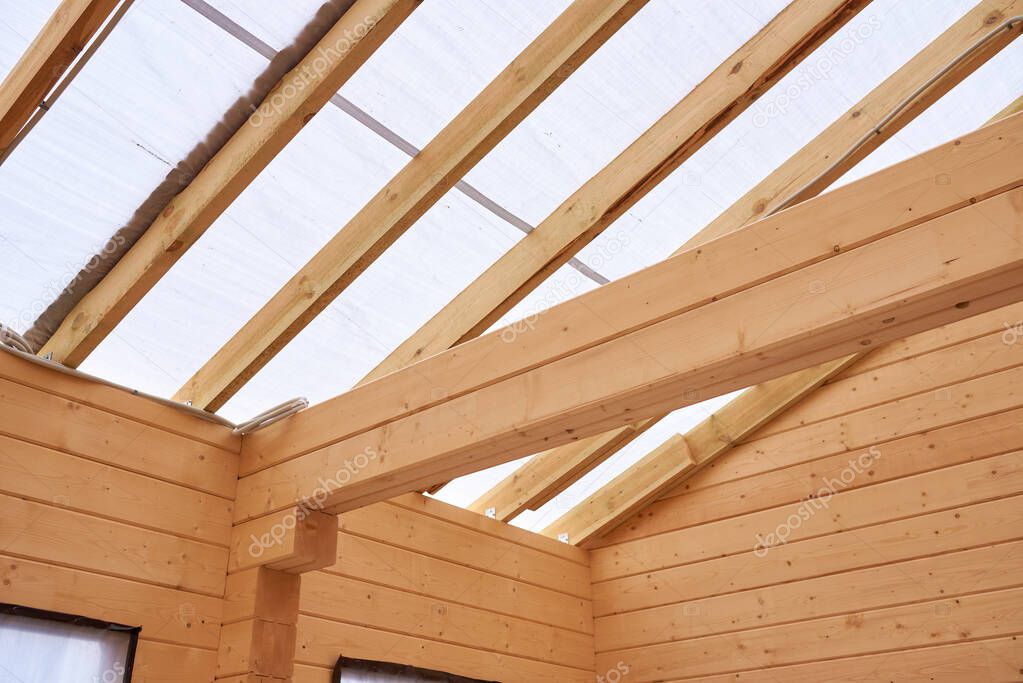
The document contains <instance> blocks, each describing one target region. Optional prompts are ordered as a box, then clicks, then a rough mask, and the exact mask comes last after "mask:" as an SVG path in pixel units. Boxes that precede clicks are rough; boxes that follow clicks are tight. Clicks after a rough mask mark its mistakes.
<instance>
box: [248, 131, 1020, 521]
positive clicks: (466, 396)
mask: <svg viewBox="0 0 1023 683" xmlns="http://www.w3.org/2000/svg"><path fill="white" fill-rule="evenodd" d="M1021 151H1023V116H1020V115H1017V116H1014V117H1011V118H1009V119H1006V120H1005V121H1002V122H999V123H996V124H993V125H991V126H988V127H986V128H984V129H982V130H981V131H978V132H977V133H974V134H971V135H969V136H964V137H963V138H962V139H960V140H957V141H955V142H953V143H949V144H947V145H943V146H941V147H939V148H937V149H935V150H932V151H931V152H928V153H926V154H923V155H920V156H918V157H914V158H912V159H909V160H907V161H905V162H903V163H901V164H898V165H896V166H893V167H891V168H889V169H885V170H884V171H881V172H879V173H876V174H874V175H872V176H870V177H868V178H864V179H863V180H860V181H858V182H856V183H852V184H850V185H847V186H845V187H842V188H839V189H837V190H835V191H833V192H831V193H829V194H828V195H826V196H823V197H820V198H817V199H814V200H810V201H807V202H804V203H803V204H800V205H797V206H795V207H792V208H790V209H788V210H786V211H784V212H781V213H779V214H776V215H774V216H772V217H770V218H767V219H764V220H762V221H758V222H757V223H754V224H752V225H750V226H748V227H746V228H743V229H741V230H738V231H735V232H732V233H730V234H728V235H725V236H723V237H721V238H719V239H717V240H714V241H713V242H711V243H708V244H706V245H704V246H702V247H699V248H696V249H691V250H687V251H685V252H683V253H682V254H679V255H677V256H675V257H673V258H671V259H668V260H667V261H664V262H662V263H660V264H658V265H656V266H653V267H651V268H648V269H646V270H643V271H640V272H638V273H636V274H634V275H632V276H629V277H627V278H624V279H623V280H620V281H618V282H614V283H611V284H609V285H606V286H605V287H602V288H601V289H599V290H596V291H594V292H591V293H589V294H586V295H584V296H581V297H578V298H577V299H573V300H571V301H568V302H566V303H564V304H561V305H560V306H557V307H555V308H553V309H551V310H550V311H548V313H547V314H546V315H545V316H543V317H541V319H540V320H538V321H537V322H536V326H535V329H534V330H533V331H531V332H530V333H528V334H523V335H520V336H518V337H517V338H516V339H515V340H513V341H508V340H507V339H506V338H502V335H501V334H500V332H498V333H494V334H489V335H485V336H483V337H480V338H479V339H476V340H474V341H472V342H469V343H467V344H464V345H462V346H461V347H459V348H458V349H454V350H452V351H449V352H445V353H441V354H438V355H436V356H433V357H431V358H429V359H425V360H423V361H421V362H420V363H417V364H416V365H414V366H411V367H409V368H407V369H406V370H401V371H398V372H395V373H392V374H390V375H388V376H387V377H384V378H381V379H379V380H377V381H375V382H370V383H368V384H366V385H363V386H362V387H360V388H358V389H354V390H352V391H350V392H348V393H346V394H343V395H341V396H339V397H337V398H335V399H332V400H331V401H328V402H326V403H323V404H320V405H319V406H316V407H314V408H312V409H310V410H308V411H305V412H303V413H299V414H298V415H295V416H293V417H291V418H288V419H287V420H284V421H282V422H280V423H278V424H276V425H272V426H270V427H269V428H267V429H266V430H264V431H263V432H260V436H262V437H263V438H262V439H261V440H259V443H258V446H257V448H260V449H263V450H264V452H265V451H266V449H270V450H272V451H277V452H280V451H284V452H287V453H288V454H289V455H292V456H294V457H292V459H290V460H288V461H287V462H283V463H278V464H276V465H273V466H271V467H268V468H266V469H263V470H261V471H258V472H255V473H254V474H251V475H249V476H245V477H242V479H241V480H240V482H239V492H238V497H237V502H236V519H238V520H239V521H243V520H246V519H251V518H255V517H259V516H261V515H264V514H268V513H272V512H275V511H277V510H282V509H285V508H287V507H290V506H292V505H295V504H297V503H300V502H301V501H302V500H304V499H307V498H308V499H310V500H312V499H313V497H315V500H316V503H317V504H318V505H319V506H320V507H322V508H323V509H326V510H328V511H333V512H338V511H343V510H346V509H351V508H354V507H359V506H362V505H366V504H369V503H372V502H375V501H377V500H381V499H384V498H387V497H391V496H393V495H396V494H398V493H401V492H404V491H410V490H414V489H415V488H416V487H418V486H424V485H429V484H431V483H434V482H436V481H440V480H443V479H444V478H446V477H450V476H454V475H458V474H464V473H468V472H472V471H477V470H479V469H483V468H485V467H489V466H491V465H494V464H497V463H499V462H505V461H507V460H510V459H514V458H516V457H519V456H521V455H523V454H525V453H529V452H531V450H533V451H535V450H537V449H536V447H537V446H538V445H542V444H548V445H550V446H554V445H558V444H561V443H567V442H570V441H572V440H574V439H576V438H577V437H579V436H586V435H588V434H593V433H598V432H600V431H602V430H606V429H607V428H609V427H613V426H614V425H615V424H616V423H617V424H619V425H624V424H627V423H629V422H630V421H633V420H635V419H636V418H640V419H642V418H645V417H649V416H652V415H656V414H660V413H661V412H662V411H664V410H670V409H674V408H677V407H681V406H682V405H686V404H687V403H692V402H693V401H694V400H695V399H693V398H689V396H690V394H691V393H693V394H696V395H697V396H702V397H706V396H714V395H720V394H721V393H725V392H727V391H732V390H735V389H737V388H740V387H743V386H749V385H750V384H755V383H757V382H761V381H767V380H768V379H771V378H773V377H780V376H782V375H784V374H786V373H790V372H793V371H795V370H798V369H801V368H806V367H810V366H812V365H814V364H816V363H820V362H823V361H826V360H829V359H835V358H840V357H842V356H845V355H848V354H849V353H851V352H853V351H855V350H857V349H861V348H863V347H864V346H866V345H870V346H875V345H877V344H879V343H883V342H886V341H889V340H892V339H897V338H900V337H903V336H907V335H909V334H913V333H915V332H917V331H920V330H924V329H929V328H931V327H935V326H939V325H942V324H945V323H947V322H950V321H952V320H958V319H961V318H963V317H967V316H968V315H973V314H975V313H978V312H982V311H985V310H991V309H993V308H996V307H999V306H1004V305H1006V304H1008V303H1010V302H1014V301H1018V300H1020V299H1023V245H1021V241H1020V240H1019V238H1018V233H1019V231H1020V230H1021V229H1023V225H1021V223H1020V220H1021V218H1020V215H1019V209H1018V204H1019V202H1020V201H1021V200H1023V195H1021V193H1023V190H1021V189H1019V188H1020V186H1021V185H1023V170H1021V169H1020V167H1019V164H1018V163H1017V162H1018V157H1019V154H1020V152H1021ZM936 175H942V176H943V177H944V176H947V177H948V178H949V182H948V183H935V181H934V178H935V176H936ZM816 281H820V282H824V283H826V284H827V288H826V295H823V296H822V295H818V294H816V293H815V292H814V291H813V290H812V288H809V287H808V285H809V283H811V282H816ZM679 348H685V349H687V353H686V354H679V353H678V352H677V351H678V349H679ZM612 366H613V367H617V368H619V369H620V371H619V372H617V373H614V375H613V376H608V375H606V374H602V373H600V372H599V371H598V370H599V369H600V368H606V367H612ZM437 387H445V388H446V389H447V392H448V393H447V395H446V396H444V397H440V398H439V397H438V393H437ZM244 451H245V446H244V445H243V457H249V458H251V457H253V454H251V453H250V454H248V455H247V456H246V454H245V453H244ZM257 457H258V456H257ZM324 482H326V483H324Z"/></svg>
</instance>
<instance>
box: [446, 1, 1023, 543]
mask: <svg viewBox="0 0 1023 683" xmlns="http://www.w3.org/2000/svg"><path fill="white" fill-rule="evenodd" d="M925 4H927V5H928V9H929V10H930V11H927V12H919V6H918V5H917V6H913V7H910V6H907V4H906V3H900V2H898V1H897V0H875V1H874V2H873V3H871V4H870V5H869V6H867V8H866V9H864V10H863V12H861V13H860V14H859V15H858V16H856V17H854V18H853V19H852V21H850V22H849V24H848V25H847V26H846V27H844V28H843V29H842V30H841V31H839V32H838V33H836V35H835V36H833V37H832V38H831V39H829V40H828V41H827V42H826V43H825V44H824V45H822V46H821V47H820V48H818V50H816V51H815V52H814V53H813V54H812V55H811V56H810V57H809V58H807V59H806V60H805V61H804V62H803V64H802V65H800V66H798V67H797V68H796V69H794V70H793V72H792V73H790V74H789V75H788V76H786V77H785V78H784V79H782V81H781V82H780V83H778V84H777V85H776V86H775V87H774V88H772V89H771V90H770V91H768V92H767V93H766V94H765V95H764V96H763V97H762V98H761V99H760V100H759V101H758V102H757V103H755V104H754V105H753V106H752V107H750V108H749V109H748V110H747V111H746V112H745V113H744V114H742V115H740V116H739V117H738V118H737V119H736V120H735V121H734V122H733V123H732V124H731V125H729V126H728V127H727V128H726V129H725V130H724V131H722V132H721V133H719V134H718V135H717V136H716V137H715V138H714V139H713V140H711V141H710V143H709V144H707V145H706V146H705V147H704V148H703V149H701V150H700V151H698V152H697V153H696V154H695V155H694V156H693V157H692V158H691V159H689V160H688V161H687V162H686V163H684V164H683V165H682V166H681V167H680V168H679V169H678V170H677V171H675V172H674V173H673V174H672V175H671V176H670V177H669V178H668V179H667V180H665V181H664V182H662V183H661V184H660V186H658V187H657V188H655V189H654V190H653V191H652V192H651V193H650V194H649V195H647V196H646V197H645V198H643V199H642V200H640V201H639V202H638V203H637V205H636V206H635V207H634V208H633V209H631V210H630V211H629V212H627V213H626V214H625V215H624V216H623V217H622V218H620V219H619V220H618V221H616V222H615V224H614V225H612V226H611V227H610V228H608V229H607V230H605V231H604V233H603V234H602V235H601V236H599V237H598V238H597V239H596V240H594V241H593V243H591V244H590V245H589V246H588V247H586V248H585V249H583V250H582V251H581V252H580V254H579V260H580V261H582V262H583V263H586V264H587V265H589V266H591V267H593V268H595V269H596V270H597V271H598V272H600V273H601V274H602V275H605V276H607V277H609V278H611V279H617V278H620V277H624V276H626V275H629V274H631V273H633V272H635V271H637V270H639V269H641V268H644V267H647V266H650V265H652V264H654V263H656V262H658V261H660V260H662V259H664V258H667V257H668V256H670V255H671V253H672V252H673V251H674V250H676V249H678V248H679V247H680V246H682V244H683V243H685V241H686V240H687V239H689V238H690V237H691V236H693V235H694V234H696V233H697V232H698V231H699V230H700V229H701V228H702V227H703V226H704V225H706V224H707V223H709V222H710V221H712V220H713V219H714V218H716V217H717V215H718V214H720V213H721V211H723V210H724V209H726V208H727V207H728V206H729V205H730V204H731V203H732V202H734V201H736V200H738V199H739V198H740V197H741V196H742V195H743V194H744V193H745V192H746V191H748V190H749V189H751V188H752V187H753V186H754V185H756V183H758V182H759V181H760V180H762V179H763V178H764V177H766V176H767V175H769V174H770V173H771V172H772V171H773V170H774V169H775V168H777V167H778V166H779V165H780V164H781V163H783V162H784V161H785V160H786V159H787V158H788V157H790V156H792V155H793V154H795V153H796V152H798V151H799V149H801V148H802V147H803V145H805V144H806V143H808V142H809V141H810V140H812V139H813V137H814V136H816V135H817V134H818V133H820V132H821V131H822V130H824V129H825V128H826V127H827V126H828V125H830V124H831V123H832V121H834V120H836V119H837V118H839V117H840V116H841V115H842V114H843V113H844V112H846V111H847V110H848V109H849V108H850V107H852V105H854V104H855V103H856V102H857V101H859V100H860V99H861V98H862V97H864V96H865V95H867V94H868V93H869V92H870V90H872V89H873V88H874V87H876V86H877V85H879V84H880V83H881V82H882V81H883V80H884V79H885V78H887V77H888V76H889V75H890V74H891V73H893V72H894V71H896V70H897V69H898V68H900V67H901V66H902V65H903V64H904V63H905V62H906V61H908V60H909V59H911V58H912V57H913V56H914V55H915V54H916V53H917V52H919V51H920V50H921V49H922V48H923V47H925V46H926V45H927V44H928V43H930V42H931V41H932V40H934V39H935V38H937V37H938V36H939V35H940V34H941V33H942V32H943V31H944V30H945V29H946V28H947V27H948V26H949V25H951V24H952V23H954V22H955V21H956V20H958V19H959V18H960V17H961V16H962V15H963V14H965V13H966V12H967V11H969V10H970V9H972V7H973V3H971V2H939V1H937V0H934V1H932V2H928V3H925ZM1021 56H1023V42H1021V41H1015V42H1013V43H1012V44H1010V45H1009V46H1008V47H1007V48H1005V49H1004V50H1003V51H1002V52H1001V53H1000V54H998V55H997V56H996V57H995V58H993V59H992V60H991V61H990V62H989V63H988V64H985V65H984V66H983V67H981V69H980V70H978V72H977V73H975V74H973V75H972V76H971V77H969V78H968V79H966V81H964V82H963V83H962V84H960V85H959V86H958V87H957V88H955V89H953V90H952V91H951V92H950V93H949V94H948V95H946V96H945V97H944V98H942V99H941V100H939V101H938V102H937V103H936V104H935V105H933V106H932V107H931V108H930V109H929V110H928V111H927V112H924V114H923V115H921V116H920V117H919V118H918V119H917V120H916V121H914V122H913V123H912V124H910V125H909V126H907V128H906V129H904V130H903V131H901V132H900V133H899V134H897V135H896V136H895V137H894V138H893V139H892V140H890V141H889V142H888V143H886V144H885V145H883V146H882V147H881V148H879V149H878V150H876V151H875V152H874V153H872V154H871V155H870V156H868V157H867V158H866V159H864V160H863V161H862V162H861V163H859V164H857V166H856V167H855V168H854V169H853V170H852V171H850V172H849V173H847V174H846V177H843V178H842V179H840V181H839V182H837V183H836V184H835V186H838V185H841V184H843V183H845V182H849V180H850V179H855V178H860V177H862V176H864V175H868V174H869V173H872V172H874V171H877V170H879V169H881V168H884V167H886V166H889V165H891V164H893V163H897V162H899V161H902V160H904V159H906V158H908V157H910V156H913V155H915V154H919V153H920V152H923V151H926V150H927V149H929V148H931V147H934V146H936V145H939V144H941V143H943V142H946V141H948V140H949V139H951V138H953V137H955V136H956V135H959V134H962V133H966V132H969V131H970V130H974V129H976V128H977V127H978V126H980V125H982V124H983V123H984V122H985V121H987V120H988V119H989V118H990V117H991V116H992V115H994V114H995V113H997V112H998V111H1000V110H1001V108H1002V107H1004V106H1006V105H1007V104H1009V103H1010V102H1011V101H1012V100H1014V99H1015V98H1016V97H1018V96H1019V95H1020V94H1021V93H1023V72H1021V71H1020V70H1019V69H1015V68H1012V67H1011V66H1010V65H1012V64H1016V63H1019V61H1020V58H1021ZM993 83H995V84H998V87H992V84H993ZM594 134H595V133H594V132H592V131H591V136H592V135H594ZM637 135H638V133H637ZM477 184H478V185H479V186H480V187H485V184H484V183H482V182H478V183H477ZM509 203H511V202H509ZM593 287H594V285H593V284H592V283H590V282H584V281H583V278H581V277H579V276H578V274H577V273H575V271H571V270H569V269H568V268H562V269H560V270H559V271H558V272H557V273H555V275H554V276H552V277H551V278H550V279H549V280H548V281H547V282H546V283H544V285H542V286H541V287H539V288H538V289H537V290H536V292H534V293H533V294H532V295H530V296H528V297H526V299H525V300H524V301H523V302H522V303H520V304H519V305H518V306H516V307H515V308H514V309H513V310H512V311H510V312H509V314H508V315H506V316H504V318H502V320H501V321H499V322H498V323H497V325H495V326H494V328H492V329H495V328H497V327H499V326H502V325H508V324H512V323H515V322H516V321H522V322H521V323H520V326H521V327H524V328H528V327H529V321H530V320H531V319H533V318H535V317H536V316H538V315H542V311H543V310H545V309H546V308H549V307H550V306H552V305H556V304H557V303H560V302H562V301H565V300H567V299H569V298H572V297H574V296H578V295H579V294H581V293H583V292H584V291H589V290H590V289H592V288H593ZM725 402H726V401H723V400H721V399H714V400H712V401H706V402H704V403H701V404H697V405H694V406H690V407H687V408H683V409H681V410H678V411H675V412H674V413H672V414H671V415H669V416H668V417H667V418H665V419H664V420H662V421H661V422H660V423H659V424H658V425H657V426H656V427H654V428H653V429H651V430H650V431H648V432H647V433H645V434H644V435H642V436H641V437H639V438H637V439H636V440H635V441H633V442H632V443H630V444H629V445H627V446H626V447H625V448H623V449H622V450H621V451H620V452H618V453H617V454H616V455H615V456H613V457H612V458H610V459H609V460H608V461H606V462H605V463H603V464H602V465H601V466H599V467H597V468H595V470H594V471H593V472H591V473H590V474H588V475H587V476H585V477H583V478H582V479H581V480H580V481H579V482H577V483H575V484H574V485H572V486H570V487H568V488H567V489H566V490H565V492H564V493H562V494H561V495H560V496H558V497H557V498H555V499H554V500H552V501H551V502H550V503H549V504H547V505H546V506H544V507H543V508H542V509H541V510H540V511H537V512H527V513H524V514H522V515H520V516H519V517H518V518H517V519H516V520H515V524H517V525H519V526H523V527H525V528H528V529H534V530H536V529H540V528H543V527H545V526H546V525H547V524H550V523H552V522H553V521H554V520H555V519H557V517H558V516H560V514H564V512H566V511H567V510H568V509H570V508H571V507H572V506H573V505H574V504H575V503H578V502H580V501H582V500H584V499H585V498H586V496H587V495H589V494H591V493H593V492H595V491H596V490H598V489H599V488H600V487H601V486H602V485H603V484H605V483H607V482H608V481H610V480H611V479H612V478H614V476H616V475H617V474H619V473H621V472H623V471H624V470H625V469H627V468H628V467H629V466H631V465H632V464H633V463H635V462H636V461H637V460H639V459H640V458H641V457H642V456H643V455H645V454H646V453H648V452H649V451H650V450H652V449H653V448H655V447H656V446H658V445H660V443H662V442H663V441H664V440H665V439H667V438H669V437H670V436H671V435H673V434H675V433H685V431H686V430H687V429H688V428H690V427H692V426H693V425H695V424H697V423H698V422H699V421H700V420H701V419H703V418H704V417H707V416H708V415H709V413H710V412H712V407H714V406H721V405H724V403H725ZM527 460H528V458H524V459H520V460H519V461H517V463H516V466H518V465H521V464H522V463H524V462H526V461H527ZM514 469H515V467H509V466H508V465H505V466H502V467H501V468H500V469H498V468H492V469H490V470H486V471H484V472H479V473H476V474H473V475H469V476H468V477H463V478H460V479H457V480H455V481H454V482H452V483H451V484H449V485H448V486H447V487H445V488H444V489H442V490H441V491H440V492H439V493H438V497H439V498H441V499H443V500H445V501H447V502H450V503H454V504H459V505H465V504H468V503H470V502H472V501H474V500H475V499H476V498H477V497H478V496H479V495H480V494H482V493H483V492H485V491H486V490H488V489H489V488H490V487H491V486H493V485H494V484H496V483H497V482H499V481H500V480H501V479H503V478H504V477H506V476H508V475H509V474H511V473H512V472H514Z"/></svg>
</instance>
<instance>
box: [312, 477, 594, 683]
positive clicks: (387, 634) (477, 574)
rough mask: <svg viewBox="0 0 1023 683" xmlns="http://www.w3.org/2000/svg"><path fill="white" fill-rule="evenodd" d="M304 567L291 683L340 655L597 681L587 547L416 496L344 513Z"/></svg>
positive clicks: (319, 679) (318, 672) (324, 674)
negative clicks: (330, 560)
mask: <svg viewBox="0 0 1023 683" xmlns="http://www.w3.org/2000/svg"><path fill="white" fill-rule="evenodd" d="M340 528H341V530H340V532H339V535H340V538H339V540H338V562H337V564H336V565H334V566H333V567H330V568H328V569H325V570H322V571H317V572H311V573H308V574H304V575H303V576H302V591H301V600H300V605H299V620H298V642H297V645H296V665H295V672H294V681H295V683H328V682H329V680H330V669H331V667H333V665H334V663H335V662H336V661H337V658H338V656H340V655H342V654H343V655H345V656H347V657H355V658H361V659H373V660H382V661H389V662H397V663H401V664H411V665H414V666H419V667H423V668H430V669H439V670H442V671H447V672H450V673H454V674H457V675H461V676H468V677H472V678H479V679H482V680H500V681H591V680H592V679H593V618H592V608H591V602H590V578H589V576H590V569H589V556H588V553H587V552H586V551H584V550H580V549H579V548H575V547H573V546H569V545H565V544H562V543H558V542H556V541H552V540H551V539H548V538H545V537H542V536H538V535H536V534H532V533H530V532H527V531H524V530H522V529H518V528H516V527H511V526H508V525H506V524H504V523H501V522H498V521H496V520H492V519H488V518H486V517H483V516H481V515H478V514H476V513H474V512H469V511H468V510H463V509H461V508H456V507H452V506H450V505H447V504H445V503H441V502H439V501H436V500H432V499H429V498H426V497H424V496H421V495H419V494H409V495H405V496H401V497H399V498H396V499H394V500H393V501H386V502H382V503H376V504H374V505H371V506H369V507H366V508H361V509H359V510H355V511H352V512H348V513H345V514H343V515H341V523H340Z"/></svg>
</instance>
